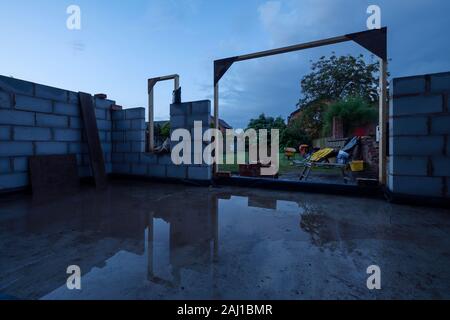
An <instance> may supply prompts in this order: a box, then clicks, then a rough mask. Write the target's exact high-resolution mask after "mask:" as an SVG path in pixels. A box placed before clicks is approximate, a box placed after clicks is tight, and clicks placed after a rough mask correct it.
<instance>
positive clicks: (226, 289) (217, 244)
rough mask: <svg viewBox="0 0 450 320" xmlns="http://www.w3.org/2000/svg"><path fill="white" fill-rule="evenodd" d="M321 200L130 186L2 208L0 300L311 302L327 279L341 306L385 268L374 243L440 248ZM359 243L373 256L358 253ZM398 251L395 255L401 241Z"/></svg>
mask: <svg viewBox="0 0 450 320" xmlns="http://www.w3.org/2000/svg"><path fill="white" fill-rule="evenodd" d="M323 199H324V197H320V196H305V195H303V194H301V195H300V196H299V195H297V194H292V193H281V192H278V193H276V194H273V193H271V192H262V191H244V189H242V190H239V189H238V190H226V191H221V190H220V189H216V190H214V189H213V190H211V189H209V190H208V189H205V188H186V187H184V186H174V185H164V186H161V185H150V186H149V185H148V184H142V185H139V184H136V183H134V184H133V186H131V187H130V186H128V185H126V184H120V183H117V184H114V185H112V186H111V187H110V188H109V190H107V191H106V192H104V193H96V192H92V191H91V190H87V191H83V192H81V193H80V194H77V195H76V196H71V197H66V198H61V199H53V200H52V201H41V202H38V203H37V202H33V200H32V199H29V198H27V197H24V196H21V197H15V198H10V199H8V198H7V199H6V200H3V201H2V206H1V207H0V249H1V252H2V260H1V262H0V295H5V296H6V295H7V296H13V297H18V298H32V299H36V298H43V299H205V298H207V299H210V298H213V299H218V298H220V299H227V298H230V299H236V298H238V299H262V298H265V299H271V298H298V297H299V295H303V297H304V298H308V297H310V298H313V297H315V298H317V297H321V296H322V295H323V294H324V293H323V292H322V285H321V283H326V282H325V281H330V280H329V279H330V277H331V278H332V279H336V280H335V281H337V283H335V284H334V285H335V286H336V287H335V291H334V292H336V296H335V297H342V295H344V296H345V294H347V295H348V296H349V297H351V296H352V295H353V294H354V293H352V294H350V293H349V291H348V290H350V289H351V288H352V287H354V286H355V285H354V283H355V282H358V281H361V279H359V278H358V277H360V276H358V274H359V273H358V272H356V271H355V273H352V272H348V271H349V270H353V269H354V268H355V265H361V268H362V267H363V266H364V265H365V264H371V263H372V262H373V261H372V260H373V256H375V255H378V253H379V252H380V253H382V254H383V255H381V256H380V257H382V258H380V259H386V250H385V249H384V247H383V245H382V243H383V242H382V241H394V242H395V241H407V243H408V244H411V243H413V242H414V241H415V242H420V243H421V244H422V243H428V244H430V243H431V244H433V243H434V244H439V243H438V242H437V241H436V242H435V241H434V240H435V238H434V237H433V236H432V235H428V236H427V235H422V238H420V237H415V238H414V239H413V241H411V238H412V234H411V230H410V229H405V228H401V227H400V226H398V227H396V228H393V227H389V223H390V221H391V218H390V217H389V216H386V215H385V214H384V209H380V208H382V206H385V204H384V202H381V203H379V202H376V201H373V202H372V204H370V203H369V204H368V205H367V207H368V208H369V207H370V209H367V210H365V212H366V215H367V216H368V217H369V216H370V218H367V217H365V216H361V215H360V214H359V212H356V213H357V214H354V213H352V212H351V210H349V209H348V208H349V207H350V206H349V204H348V203H347V202H346V200H341V198H337V199H339V200H333V201H336V205H333V207H332V208H333V209H332V210H330V208H331V207H330V205H329V203H330V201H331V200H329V198H328V202H324V201H323ZM353 201H356V200H353ZM360 205H361V206H363V205H366V202H364V201H361V202H360ZM390 214H392V210H389V215H390ZM386 221H388V224H386ZM370 223H373V224H370ZM365 239H371V240H372V241H377V243H378V245H377V246H374V247H372V246H370V245H369V246H368V247H366V245H365V243H366V242H364V241H365ZM399 245H401V250H404V246H405V242H401V243H399ZM394 247H395V245H394V246H391V247H390V249H389V250H394V249H392V248H394ZM395 250H396V249H395ZM395 250H394V252H396V251H395ZM399 250H400V249H399ZM398 254H399V252H396V253H395V254H394V255H393V257H395V259H397V256H398ZM353 259H357V260H355V261H353ZM391 259H392V258H391ZM423 259H425V260H426V259H428V258H423ZM73 264H75V265H79V266H80V268H81V270H82V288H83V289H82V290H81V291H69V290H68V289H67V288H66V285H65V283H66V280H67V274H66V268H67V266H69V265H73ZM390 265H391V266H396V265H397V260H391V262H390ZM342 270H345V272H344V274H345V276H343V275H342ZM363 271H364V272H365V270H363ZM339 272H340V273H339ZM364 272H363V273H362V276H363V277H364V276H365V273H364ZM343 277H347V278H346V279H343ZM344 280H345V281H344ZM444 282H445V281H444ZM349 283H350V284H351V285H349ZM364 283H365V282H364ZM319 288H321V289H320V290H319ZM360 293H361V292H360ZM361 294H364V292H362V293H361Z"/></svg>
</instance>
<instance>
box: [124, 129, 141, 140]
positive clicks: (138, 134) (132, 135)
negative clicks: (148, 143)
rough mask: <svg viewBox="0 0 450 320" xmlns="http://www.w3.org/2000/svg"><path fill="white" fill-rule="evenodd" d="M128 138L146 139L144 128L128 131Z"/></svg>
mask: <svg viewBox="0 0 450 320" xmlns="http://www.w3.org/2000/svg"><path fill="white" fill-rule="evenodd" d="M126 140H128V141H145V131H143V130H135V131H126Z"/></svg>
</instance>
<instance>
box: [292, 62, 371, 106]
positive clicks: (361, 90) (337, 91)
mask: <svg viewBox="0 0 450 320" xmlns="http://www.w3.org/2000/svg"><path fill="white" fill-rule="evenodd" d="M311 62H312V61H311ZM311 69H312V72H311V73H310V74H308V75H306V76H305V77H304V78H303V79H302V81H301V89H302V98H301V99H300V101H299V103H298V106H299V107H304V106H305V105H308V104H310V103H311V102H314V101H318V100H324V99H325V100H328V101H338V100H342V99H346V98H348V97H355V96H358V97H361V98H362V99H364V100H366V101H370V102H375V101H378V91H377V87H378V82H379V80H378V79H379V78H378V70H379V65H378V63H377V62H373V63H366V62H365V60H364V56H363V55H359V56H357V57H353V56H351V55H347V56H340V57H337V56H336V55H335V54H334V53H333V55H332V56H330V57H329V58H326V57H321V58H320V59H319V60H318V61H316V62H312V66H311Z"/></svg>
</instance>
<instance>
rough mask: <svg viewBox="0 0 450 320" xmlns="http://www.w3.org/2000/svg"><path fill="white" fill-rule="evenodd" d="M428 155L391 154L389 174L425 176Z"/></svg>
mask: <svg viewBox="0 0 450 320" xmlns="http://www.w3.org/2000/svg"><path fill="white" fill-rule="evenodd" d="M427 173H428V157H420V156H392V157H390V158H389V174H392V175H407V176H427Z"/></svg>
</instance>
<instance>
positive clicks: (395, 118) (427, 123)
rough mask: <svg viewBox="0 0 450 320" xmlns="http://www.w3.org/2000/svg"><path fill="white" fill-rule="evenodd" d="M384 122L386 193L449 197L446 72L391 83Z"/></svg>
mask: <svg viewBox="0 0 450 320" xmlns="http://www.w3.org/2000/svg"><path fill="white" fill-rule="evenodd" d="M391 88H392V89H391V90H392V93H393V96H392V97H391V103H390V110H389V112H390V119H389V130H390V132H389V181H388V186H389V189H390V190H391V191H392V192H394V193H398V194H406V195H418V196H426V197H436V198H449V197H450V191H449V189H450V110H449V93H450V73H439V74H432V75H423V76H415V77H407V78H398V79H394V80H393V83H392V85H391Z"/></svg>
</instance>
